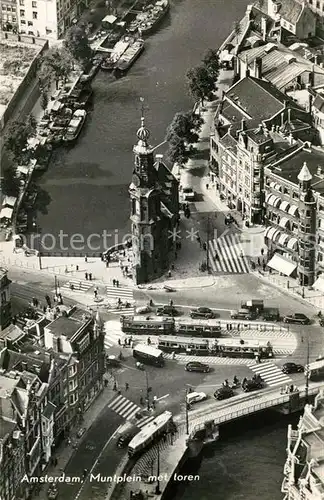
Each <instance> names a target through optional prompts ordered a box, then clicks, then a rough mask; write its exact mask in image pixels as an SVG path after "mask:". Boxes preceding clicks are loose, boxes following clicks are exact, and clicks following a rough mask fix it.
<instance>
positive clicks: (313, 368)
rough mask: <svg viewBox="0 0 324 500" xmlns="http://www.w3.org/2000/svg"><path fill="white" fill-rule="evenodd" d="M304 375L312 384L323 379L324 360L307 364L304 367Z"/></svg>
mask: <svg viewBox="0 0 324 500" xmlns="http://www.w3.org/2000/svg"><path fill="white" fill-rule="evenodd" d="M305 375H306V376H308V378H309V380H312V381H313V382H315V381H318V380H323V379H324V359H319V360H317V361H314V362H313V363H309V365H307V366H306V367H305Z"/></svg>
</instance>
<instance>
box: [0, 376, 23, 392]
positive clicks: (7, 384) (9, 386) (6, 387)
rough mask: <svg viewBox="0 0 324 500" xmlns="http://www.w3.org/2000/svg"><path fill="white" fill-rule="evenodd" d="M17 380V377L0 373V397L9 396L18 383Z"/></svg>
mask: <svg viewBox="0 0 324 500" xmlns="http://www.w3.org/2000/svg"><path fill="white" fill-rule="evenodd" d="M18 381H19V379H14V378H10V377H5V376H4V375H0V398H7V397H8V396H11V394H12V392H13V391H14V389H15V387H16V385H17V384H18Z"/></svg>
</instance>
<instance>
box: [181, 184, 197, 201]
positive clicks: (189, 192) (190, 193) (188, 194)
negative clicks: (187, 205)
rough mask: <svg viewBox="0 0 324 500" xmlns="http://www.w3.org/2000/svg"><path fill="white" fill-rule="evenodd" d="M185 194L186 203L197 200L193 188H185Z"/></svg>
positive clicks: (183, 191)
mask: <svg viewBox="0 0 324 500" xmlns="http://www.w3.org/2000/svg"><path fill="white" fill-rule="evenodd" d="M182 193H183V199H184V201H194V199H195V192H194V190H193V189H192V188H190V187H185V188H183V190H182Z"/></svg>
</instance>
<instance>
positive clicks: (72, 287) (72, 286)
mask: <svg viewBox="0 0 324 500" xmlns="http://www.w3.org/2000/svg"><path fill="white" fill-rule="evenodd" d="M70 288H71V290H72V292H73V290H74V285H73V283H71V284H70Z"/></svg>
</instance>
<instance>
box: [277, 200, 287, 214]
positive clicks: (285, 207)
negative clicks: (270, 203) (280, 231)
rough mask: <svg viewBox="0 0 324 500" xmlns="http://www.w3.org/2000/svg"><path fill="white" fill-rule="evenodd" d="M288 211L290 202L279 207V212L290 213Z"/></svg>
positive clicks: (283, 202) (284, 202) (282, 203)
mask: <svg viewBox="0 0 324 500" xmlns="http://www.w3.org/2000/svg"><path fill="white" fill-rule="evenodd" d="M288 209H289V203H288V201H282V202H281V203H280V205H279V210H282V211H283V212H288Z"/></svg>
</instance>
